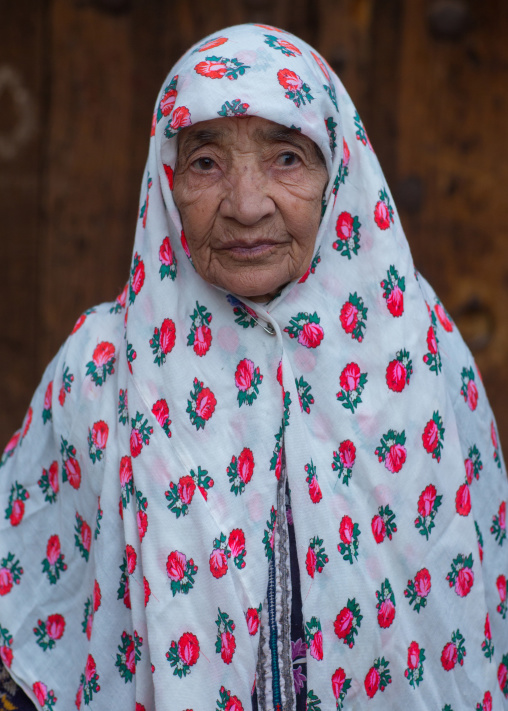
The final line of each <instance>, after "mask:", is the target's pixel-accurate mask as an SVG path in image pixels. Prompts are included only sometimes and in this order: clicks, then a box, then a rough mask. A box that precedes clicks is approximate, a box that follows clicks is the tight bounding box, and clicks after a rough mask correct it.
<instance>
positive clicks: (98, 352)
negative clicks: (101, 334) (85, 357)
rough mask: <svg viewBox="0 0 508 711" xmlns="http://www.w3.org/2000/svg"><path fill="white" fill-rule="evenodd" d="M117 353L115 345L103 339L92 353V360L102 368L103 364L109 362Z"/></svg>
mask: <svg viewBox="0 0 508 711" xmlns="http://www.w3.org/2000/svg"><path fill="white" fill-rule="evenodd" d="M114 355H115V346H114V345H113V344H112V343H108V341H101V343H99V345H98V346H96V347H95V350H94V352H93V355H92V360H93V362H94V364H95V365H96V367H97V368H101V367H102V366H103V365H106V364H107V363H109V361H110V360H111V358H113V357H114Z"/></svg>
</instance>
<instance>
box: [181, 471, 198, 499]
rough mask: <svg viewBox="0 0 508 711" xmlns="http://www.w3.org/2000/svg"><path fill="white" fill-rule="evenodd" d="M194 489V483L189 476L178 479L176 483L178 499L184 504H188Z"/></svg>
mask: <svg viewBox="0 0 508 711" xmlns="http://www.w3.org/2000/svg"><path fill="white" fill-rule="evenodd" d="M195 489H196V483H195V481H194V479H193V478H192V477H191V476H189V475H188V474H187V475H185V476H182V477H180V480H179V481H178V497H179V498H180V499H181V500H182V501H183V503H184V504H190V502H191V501H192V497H193V496H194V491H195Z"/></svg>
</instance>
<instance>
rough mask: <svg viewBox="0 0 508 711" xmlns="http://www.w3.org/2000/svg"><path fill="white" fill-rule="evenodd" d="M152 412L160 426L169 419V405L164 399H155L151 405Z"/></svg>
mask: <svg viewBox="0 0 508 711" xmlns="http://www.w3.org/2000/svg"><path fill="white" fill-rule="evenodd" d="M152 413H153V414H154V415H155V419H156V420H157V422H158V423H159V425H160V426H161V427H164V425H165V424H166V422H167V421H168V420H169V407H168V403H167V402H166V400H157V402H156V403H154V405H153V407H152Z"/></svg>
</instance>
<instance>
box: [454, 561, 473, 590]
mask: <svg viewBox="0 0 508 711" xmlns="http://www.w3.org/2000/svg"><path fill="white" fill-rule="evenodd" d="M473 583H474V573H473V571H472V570H471V568H467V567H464V568H461V569H460V570H459V572H458V574H457V579H456V580H455V592H456V593H457V595H459V596H460V597H466V595H468V594H469V593H470V592H471V588H472V587H473Z"/></svg>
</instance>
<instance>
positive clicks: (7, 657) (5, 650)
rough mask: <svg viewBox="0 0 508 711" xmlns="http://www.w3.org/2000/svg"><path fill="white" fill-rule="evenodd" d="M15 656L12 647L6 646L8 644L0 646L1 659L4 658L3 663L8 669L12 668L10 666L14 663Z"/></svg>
mask: <svg viewBox="0 0 508 711" xmlns="http://www.w3.org/2000/svg"><path fill="white" fill-rule="evenodd" d="M13 657H14V655H13V653H12V649H11V648H10V647H6V646H3V647H0V659H1V660H2V663H3V665H4V666H5V667H7V669H9V668H10V666H11V664H12V660H13Z"/></svg>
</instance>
